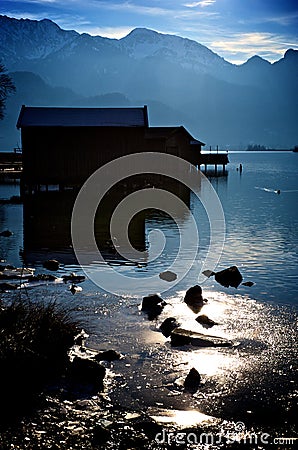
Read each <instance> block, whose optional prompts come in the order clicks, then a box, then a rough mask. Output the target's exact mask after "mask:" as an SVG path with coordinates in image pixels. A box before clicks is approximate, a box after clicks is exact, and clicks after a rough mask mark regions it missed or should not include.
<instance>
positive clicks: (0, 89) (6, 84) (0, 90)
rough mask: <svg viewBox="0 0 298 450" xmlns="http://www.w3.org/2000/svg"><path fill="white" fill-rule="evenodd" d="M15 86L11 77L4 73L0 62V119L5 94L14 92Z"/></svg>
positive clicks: (2, 115) (0, 117) (3, 107)
mask: <svg viewBox="0 0 298 450" xmlns="http://www.w3.org/2000/svg"><path fill="white" fill-rule="evenodd" d="M15 90H16V88H15V85H14V84H13V81H12V79H11V78H10V76H9V75H7V73H6V69H5V67H4V66H3V64H0V120H1V119H3V117H4V109H5V102H6V99H7V96H8V95H9V94H12V93H13V92H15Z"/></svg>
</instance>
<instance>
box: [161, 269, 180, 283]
mask: <svg viewBox="0 0 298 450" xmlns="http://www.w3.org/2000/svg"><path fill="white" fill-rule="evenodd" d="M159 278H161V279H162V280H165V281H168V282H169V283H170V282H171V281H175V280H176V279H177V275H176V274H175V273H174V272H171V271H170V270H167V271H166V272H161V273H160V274H159Z"/></svg>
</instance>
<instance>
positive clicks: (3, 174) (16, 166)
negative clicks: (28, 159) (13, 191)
mask: <svg viewBox="0 0 298 450" xmlns="http://www.w3.org/2000/svg"><path fill="white" fill-rule="evenodd" d="M21 174H22V153H21V152H19V151H14V152H0V180H5V179H12V180H16V179H19V178H20V177H21Z"/></svg>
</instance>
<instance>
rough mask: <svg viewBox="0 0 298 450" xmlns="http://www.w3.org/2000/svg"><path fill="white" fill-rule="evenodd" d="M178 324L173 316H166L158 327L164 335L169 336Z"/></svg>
mask: <svg viewBox="0 0 298 450" xmlns="http://www.w3.org/2000/svg"><path fill="white" fill-rule="evenodd" d="M179 326H180V325H179V323H178V322H177V320H176V319H175V318H174V317H168V318H167V319H166V320H164V321H163V323H162V324H161V325H160V327H159V329H160V331H161V332H162V334H163V335H164V336H165V337H169V336H170V335H171V333H172V331H173V330H175V328H178V327H179Z"/></svg>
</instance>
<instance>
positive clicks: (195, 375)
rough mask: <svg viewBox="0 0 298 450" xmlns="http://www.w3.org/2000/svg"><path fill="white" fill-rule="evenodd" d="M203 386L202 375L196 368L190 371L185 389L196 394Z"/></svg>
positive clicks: (185, 382) (185, 381)
mask: <svg viewBox="0 0 298 450" xmlns="http://www.w3.org/2000/svg"><path fill="white" fill-rule="evenodd" d="M200 384H201V375H200V374H199V372H198V371H197V369H195V368H194V367H193V368H192V369H190V371H189V373H188V375H187V377H186V378H185V380H184V389H185V390H186V391H188V392H191V393H192V394H194V393H195V392H197V390H198V388H199V386H200Z"/></svg>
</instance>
